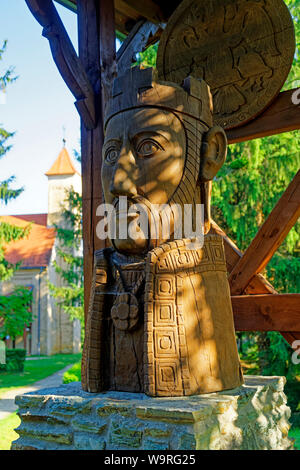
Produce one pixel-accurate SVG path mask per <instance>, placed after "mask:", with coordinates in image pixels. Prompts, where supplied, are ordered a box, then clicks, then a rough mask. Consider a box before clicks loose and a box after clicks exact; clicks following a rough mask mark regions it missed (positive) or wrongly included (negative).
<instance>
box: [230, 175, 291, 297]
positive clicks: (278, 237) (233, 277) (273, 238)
mask: <svg viewBox="0 0 300 470" xmlns="http://www.w3.org/2000/svg"><path fill="white" fill-rule="evenodd" d="M299 216H300V170H299V171H298V173H297V174H296V176H295V177H294V179H293V180H292V182H291V183H290V185H289V186H288V188H287V189H286V191H285V192H284V193H283V195H282V196H281V198H280V199H279V201H278V203H277V204H276V206H275V207H274V209H273V210H272V212H271V214H270V215H269V217H268V218H267V220H266V221H265V223H264V224H263V225H262V227H261V228H260V229H259V230H258V232H257V234H256V236H255V238H254V239H253V241H252V242H251V244H250V245H249V247H248V248H247V250H246V251H245V253H244V254H243V256H242V257H241V258H240V260H239V261H238V262H237V264H236V265H235V267H234V268H233V269H232V271H231V273H230V276H229V283H230V287H231V293H232V294H233V295H240V294H242V293H243V291H244V290H245V288H246V287H247V285H248V284H249V282H250V281H251V279H252V278H253V276H255V274H257V273H259V272H260V271H262V270H263V269H264V267H265V266H266V265H267V264H268V262H269V261H270V259H271V258H272V256H273V254H274V253H275V251H276V250H277V248H278V247H279V246H280V244H281V243H282V242H283V240H284V239H285V237H286V236H287V234H288V233H289V231H290V229H291V228H292V227H293V225H294V224H295V223H296V221H297V219H298V217H299Z"/></svg>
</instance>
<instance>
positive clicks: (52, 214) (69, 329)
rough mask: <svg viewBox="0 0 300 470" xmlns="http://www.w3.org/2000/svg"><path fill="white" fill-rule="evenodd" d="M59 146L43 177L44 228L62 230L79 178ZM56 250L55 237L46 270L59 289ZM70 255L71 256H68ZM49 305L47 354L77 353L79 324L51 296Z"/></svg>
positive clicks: (58, 258)
mask: <svg viewBox="0 0 300 470" xmlns="http://www.w3.org/2000/svg"><path fill="white" fill-rule="evenodd" d="M63 143H64V145H63V148H62V150H61V151H60V153H59V155H58V157H57V159H56V160H55V162H54V163H53V165H52V166H51V168H50V169H49V170H48V171H47V173H45V174H46V176H47V177H48V215H47V226H48V227H52V226H54V225H56V226H58V227H61V228H66V220H65V218H64V207H66V206H67V201H66V199H67V190H68V189H71V187H72V188H73V189H74V190H75V191H76V192H77V193H79V194H81V176H80V174H79V173H78V171H77V170H76V168H75V166H74V164H73V162H72V160H71V157H70V155H69V153H68V151H67V149H66V147H65V140H63ZM59 249H63V251H66V248H65V247H62V246H61V242H60V240H59V239H58V237H57V238H56V240H55V244H54V247H53V250H52V258H51V262H50V266H49V281H50V282H51V283H52V284H54V285H55V286H57V287H63V286H64V281H63V279H62V278H61V277H60V275H59V274H58V273H57V272H56V270H55V267H54V265H53V263H54V261H55V262H56V264H57V265H58V266H59V267H61V268H63V269H64V268H65V267H66V266H65V264H64V262H63V260H62V259H61V257H60V256H59V255H58V251H59ZM71 250H72V249H71ZM72 254H74V253H73V252H72ZM49 301H50V304H49V312H48V323H49V325H48V331H49V336H48V350H49V351H50V354H57V353H78V352H80V322H79V320H77V319H75V320H71V319H70V317H69V315H67V314H66V313H65V312H64V311H63V308H62V307H61V306H60V305H58V304H57V302H56V301H55V299H54V298H52V297H51V296H50V299H49Z"/></svg>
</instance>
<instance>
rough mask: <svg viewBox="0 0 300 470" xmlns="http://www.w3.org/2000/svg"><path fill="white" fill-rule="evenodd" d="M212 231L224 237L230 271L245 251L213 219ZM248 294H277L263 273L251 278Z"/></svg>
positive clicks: (246, 290) (247, 289) (246, 291)
mask: <svg viewBox="0 0 300 470" xmlns="http://www.w3.org/2000/svg"><path fill="white" fill-rule="evenodd" d="M210 233H216V234H218V235H221V236H222V237H223V242H224V250H225V257H226V265H227V271H228V273H230V272H231V271H232V270H233V268H234V267H235V265H236V264H237V263H238V261H239V260H240V258H241V257H242V256H243V252H242V251H240V250H239V248H238V247H237V246H236V244H235V243H234V242H233V241H232V240H231V239H230V238H229V237H228V236H227V235H226V233H225V232H224V231H223V230H222V229H221V228H220V227H219V226H218V225H217V224H216V222H214V221H213V220H212V221H211V229H210ZM245 293H246V294H276V293H277V292H276V290H275V289H274V287H273V286H272V285H271V284H270V283H269V281H267V279H266V278H265V277H264V276H263V275H262V274H256V275H255V276H253V278H252V279H251V282H250V283H249V284H248V286H247V287H246V289H245Z"/></svg>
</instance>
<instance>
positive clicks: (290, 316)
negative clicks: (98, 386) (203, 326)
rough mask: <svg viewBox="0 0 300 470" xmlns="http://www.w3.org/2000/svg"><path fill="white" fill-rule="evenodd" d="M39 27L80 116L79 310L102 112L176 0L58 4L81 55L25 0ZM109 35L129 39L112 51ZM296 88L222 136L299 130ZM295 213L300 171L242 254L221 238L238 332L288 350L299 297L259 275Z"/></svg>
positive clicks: (38, 6)
mask: <svg viewBox="0 0 300 470" xmlns="http://www.w3.org/2000/svg"><path fill="white" fill-rule="evenodd" d="M25 1H26V3H27V5H28V7H29V9H30V10H31V12H32V13H33V15H34V16H35V18H36V19H37V21H38V22H39V23H40V24H41V25H42V27H43V36H45V37H46V38H47V39H48V40H49V43H50V47H51V52H52V55H53V58H54V60H55V62H56V64H57V67H58V69H59V71H60V73H61V75H62V77H63V79H64V80H65V82H66V84H67V85H68V87H69V88H70V90H71V92H72V93H73V95H74V97H75V99H76V102H75V105H76V108H77V110H78V112H79V114H80V116H81V123H82V124H81V145H82V148H81V155H82V178H83V227H84V232H83V237H84V275H85V306H86V309H87V306H88V299H89V286H90V285H91V277H92V263H93V254H94V251H95V250H96V249H99V248H102V243H103V242H101V240H99V239H98V238H97V237H96V230H95V227H96V220H95V218H96V208H97V206H98V205H99V204H100V203H101V202H102V191H101V186H100V181H101V151H102V144H103V108H104V104H105V101H106V100H107V97H108V94H109V87H110V84H111V83H112V80H113V77H114V76H115V74H116V71H117V69H118V70H120V69H121V70H122V69H123V68H125V67H128V66H130V64H131V61H132V57H133V56H134V54H135V53H136V52H139V51H141V50H142V49H143V48H144V47H145V46H147V44H151V43H153V42H155V41H157V40H158V39H159V36H160V34H161V31H162V28H163V27H164V25H163V23H165V22H167V20H168V18H169V17H170V15H171V14H172V12H173V11H174V10H175V8H176V7H177V6H178V4H179V3H180V1H179V0H163V1H159V0H156V1H155V0H115V2H113V0H77V1H76V0H56V1H58V3H60V4H63V5H64V6H66V7H67V8H69V9H71V10H73V11H74V12H76V13H77V17H78V35H79V56H78V55H77V53H76V52H75V50H74V48H73V46H72V43H71V41H70V39H69V37H68V35H67V32H66V30H65V28H64V26H63V24H62V22H61V20H60V17H59V15H58V13H57V11H56V9H55V7H54V3H53V2H52V0H25ZM115 30H117V31H119V32H120V33H121V34H123V35H125V36H127V38H125V36H124V38H125V40H124V42H123V43H122V46H121V48H120V49H119V51H118V53H117V54H116V51H115ZM295 92H296V90H289V91H286V92H282V93H280V94H279V96H278V97H277V98H276V100H275V101H274V102H273V103H272V104H271V105H270V106H269V107H268V109H266V110H265V111H264V112H263V113H262V114H261V115H260V116H258V117H257V118H256V119H255V120H253V121H251V122H249V123H247V124H246V125H243V126H241V127H238V128H235V129H232V130H229V131H227V137H228V141H229V144H231V143H234V142H243V141H247V140H251V139H255V138H258V137H265V136H270V135H274V134H279V133H281V132H286V131H292V130H296V129H300V106H297V105H295V104H294V103H293V100H292V95H293V94H294V93H295ZM299 215H300V171H299V172H298V173H297V174H296V175H295V177H294V179H293V181H292V182H291V183H290V185H289V186H288V188H287V190H286V191H285V193H284V194H283V196H282V197H281V198H280V200H279V201H278V203H277V205H276V206H275V208H274V209H273V211H272V212H271V214H270V215H269V217H268V218H267V220H266V221H265V223H264V224H263V226H262V227H261V228H260V229H259V231H258V233H257V235H256V237H255V238H254V240H253V241H252V242H251V244H250V246H249V247H248V249H247V250H246V251H245V253H241V252H240V250H239V249H238V247H237V246H236V245H235V244H234V243H233V242H232V241H231V240H230V239H229V238H228V237H227V236H226V234H225V233H224V232H223V231H222V230H221V229H220V228H219V227H218V226H217V225H216V224H213V227H212V232H214V233H220V234H221V235H222V236H223V238H224V243H225V251H226V260H227V267H228V272H229V282H230V286H231V293H232V305H233V311H234V320H235V326H236V330H238V331H280V332H281V333H282V334H283V336H284V337H285V338H286V339H287V341H288V342H289V343H290V344H292V343H293V341H294V340H295V339H300V294H278V293H276V291H275V289H274V288H273V287H272V286H271V285H270V284H269V282H268V281H267V280H266V279H265V278H264V277H263V276H262V275H261V274H260V273H261V271H262V270H263V269H264V267H265V266H266V264H267V263H268V261H269V260H270V259H271V257H272V256H273V254H274V252H275V251H276V250H277V248H278V247H279V245H280V244H281V243H282V241H283V240H284V238H285V237H286V235H287V234H288V232H289V230H290V229H291V227H292V226H293V225H294V224H295V222H296V221H297V219H298V217H299Z"/></svg>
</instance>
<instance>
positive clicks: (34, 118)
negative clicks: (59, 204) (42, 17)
mask: <svg viewBox="0 0 300 470" xmlns="http://www.w3.org/2000/svg"><path fill="white" fill-rule="evenodd" d="M56 5H57V4H56ZM0 8H1V16H0V44H1V45H2V41H3V40H4V39H7V40H8V46H7V47H8V48H7V52H6V53H5V55H4V57H3V61H2V62H0V75H1V72H4V70H6V68H7V66H14V67H15V72H16V74H17V75H18V76H19V78H18V80H17V81H16V82H15V83H14V84H12V85H11V86H9V87H8V90H7V94H6V104H0V126H2V127H4V128H5V129H6V130H8V131H16V134H15V136H14V137H13V139H11V143H12V144H13V148H12V149H11V150H10V152H9V153H7V154H6V155H5V156H4V157H3V158H2V159H1V160H0V181H1V180H3V179H5V178H7V177H9V176H11V175H15V176H16V178H17V180H16V185H15V186H16V187H20V186H24V187H25V190H24V192H23V193H22V194H21V195H20V196H19V197H18V198H17V199H16V200H15V201H13V202H9V204H8V205H7V206H3V205H1V206H0V214H1V215H7V214H25V213H40V212H47V196H48V194H47V191H48V188H47V177H46V176H45V175H44V173H45V172H46V171H47V170H48V169H49V168H50V166H51V165H52V163H53V162H54V160H55V158H56V157H57V155H58V153H59V152H60V150H61V148H62V138H63V127H65V129H66V131H65V137H66V140H67V143H66V147H67V149H68V150H69V152H70V154H71V156H72V155H73V149H74V148H75V149H76V150H80V140H79V139H80V132H79V117H78V114H77V111H76V109H75V106H74V101H75V99H74V97H73V95H72V94H71V93H70V91H69V90H68V88H67V86H66V85H65V83H64V81H63V79H62V78H61V76H60V75H59V72H58V71H57V69H56V66H55V64H54V62H53V60H52V56H51V52H50V48H49V43H48V41H47V39H45V38H43V37H42V36H41V33H42V28H41V26H40V25H39V24H38V23H37V21H36V20H35V19H34V18H33V16H32V15H31V13H30V11H29V10H28V7H27V5H26V3H25V0H0ZM57 9H58V10H59V13H60V14H61V18H62V20H63V22H64V24H65V26H66V28H67V30H68V32H69V35H70V37H71V39H72V41H73V44H74V45H75V46H76V47H77V27H76V15H75V14H74V13H72V12H70V11H68V10H67V9H65V8H63V7H61V6H59V5H58V6H57Z"/></svg>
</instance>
